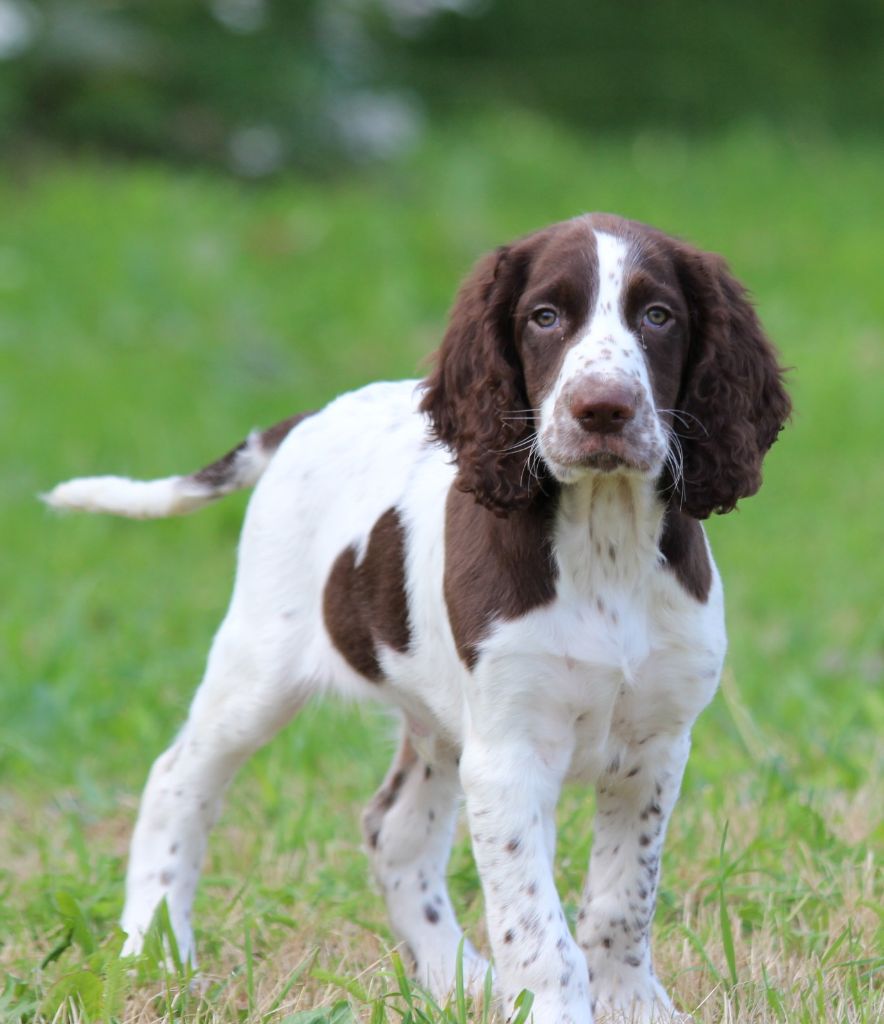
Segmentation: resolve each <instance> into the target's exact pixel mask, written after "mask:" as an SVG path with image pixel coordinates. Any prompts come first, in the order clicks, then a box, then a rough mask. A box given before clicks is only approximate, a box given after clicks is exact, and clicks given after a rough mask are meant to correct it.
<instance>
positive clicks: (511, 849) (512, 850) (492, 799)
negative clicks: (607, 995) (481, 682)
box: [460, 716, 592, 1024]
mask: <svg viewBox="0 0 884 1024" xmlns="http://www.w3.org/2000/svg"><path fill="white" fill-rule="evenodd" d="M475 722H478V723H479V724H478V725H475V724H474V725H473V726H472V727H471V729H470V732H469V736H468V738H467V741H466V743H465V746H464V750H463V755H462V758H461V767H460V772H461V782H462V784H463V788H464V792H465V795H466V806H467V815H468V818H469V825H470V831H471V833H472V840H473V852H474V856H475V860H476V866H477V867H478V870H479V876H480V878H481V881H482V889H483V892H484V895H485V912H486V919H487V925H488V935H489V939H490V941H491V948H492V951H493V953H494V960H495V965H496V974H497V983H498V991H499V994H500V996H501V997H502V999H503V1001H504V1004H505V1012H506V1013H511V1012H512V1007H513V1002H514V1000H515V998H516V997H517V995H518V994H519V992H520V991H521V990H522V989H530V990H531V991H532V992H533V993H534V1013H533V1019H534V1021H535V1024H590V1022H591V1021H592V1014H591V1011H590V1005H589V993H588V982H587V978H588V975H587V967H586V960H585V958H584V956H583V954H582V952H581V951H580V949H579V948H578V946H577V944H576V943H575V942H574V940H573V939H572V937H571V934H570V931H569V929H568V924H567V922H566V920H565V914H564V912H563V910H562V906H561V903H560V901H559V897H558V893H557V892H556V888H555V883H554V880H553V854H554V834H555V833H554V824H553V815H554V812H555V806H556V803H557V801H558V796H559V790H560V787H561V782H562V778H563V776H564V772H565V769H566V767H567V764H566V763H563V759H562V758H561V756H560V755H559V753H553V754H552V756H550V753H548V752H545V751H544V750H543V749H542V748H541V747H539V746H537V745H535V744H534V743H533V742H532V740H531V739H530V738H529V737H528V736H526V735H524V734H523V735H521V736H514V735H513V734H512V733H513V730H511V729H510V728H509V727H507V728H500V724H501V723H493V722H489V721H488V720H487V718H486V719H485V720H484V721H483V720H482V718H481V717H480V718H477V717H476V716H474V723H475Z"/></svg>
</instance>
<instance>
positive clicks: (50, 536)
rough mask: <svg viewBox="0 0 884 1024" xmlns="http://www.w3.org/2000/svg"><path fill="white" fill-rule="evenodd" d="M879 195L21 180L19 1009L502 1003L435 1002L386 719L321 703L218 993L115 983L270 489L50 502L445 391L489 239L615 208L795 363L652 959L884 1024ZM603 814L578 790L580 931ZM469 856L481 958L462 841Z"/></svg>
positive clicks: (479, 173) (776, 1015)
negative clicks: (130, 845) (399, 393)
mask: <svg viewBox="0 0 884 1024" xmlns="http://www.w3.org/2000/svg"><path fill="white" fill-rule="evenodd" d="M882 177H884V148H882V147H881V146H879V145H871V144H870V145H868V146H862V145H860V144H854V145H853V146H852V147H851V148H849V149H839V148H837V147H834V146H830V145H828V144H827V143H826V142H825V141H824V140H815V141H813V142H802V141H800V140H786V139H783V138H779V137H773V136H769V135H765V134H764V133H763V132H757V131H753V130H749V129H747V130H745V131H742V132H740V133H736V134H734V135H732V136H729V137H726V138H723V139H721V140H718V141H714V142H708V143H691V144H688V143H685V142H683V141H680V140H678V139H674V138H668V137H656V136H653V135H648V136H644V137H641V138H639V139H637V140H634V141H633V142H631V143H621V142H605V141H597V142H591V143H590V142H583V141H579V140H576V139H573V138H569V137H567V136H563V135H561V134H559V133H557V132H555V131H553V130H552V129H550V128H548V127H546V126H544V125H541V124H539V123H537V122H535V121H531V120H525V119H520V118H512V119H509V120H503V119H500V120H490V121H484V122H481V123H478V124H474V125H472V126H467V127H462V128H461V129H460V130H459V131H458V132H457V133H454V132H452V133H451V134H448V135H446V134H439V135H436V136H434V137H432V138H430V139H429V140H428V141H427V142H426V143H425V144H424V145H423V147H422V148H421V149H420V151H418V152H417V153H416V154H414V155H413V156H412V157H411V158H409V159H408V160H405V161H403V162H401V163H400V164H397V165H395V166H392V167H386V168H384V169H383V170H380V171H375V172H372V173H369V174H366V175H365V176H363V177H362V178H359V179H353V180H351V179H342V180H339V181H336V182H332V183H328V184H325V185H320V184H317V183H307V182H304V181H300V180H296V179H292V180H286V181H283V182H280V183H278V184H275V185H272V186H269V187H266V188H262V189H260V190H259V189H249V188H245V187H243V186H239V185H236V184H233V183H231V182H229V181H223V180H218V179H215V178H211V177H205V176H200V175H196V174H184V173H180V172H177V173H176V172H173V171H170V170H168V169H165V168H161V167H150V166H140V165H139V166H134V167H122V166H106V165H103V164H101V163H99V162H97V161H92V160H86V159H84V160H83V161H81V162H75V163H71V164H67V165H52V166H44V167H39V168H36V169H34V168H27V167H26V168H18V169H16V170H15V173H14V174H13V175H10V176H8V177H7V180H6V183H5V184H0V224H2V229H0V438H2V441H0V444H2V445H3V453H2V459H0V473H2V488H3V490H2V493H3V498H4V501H3V505H2V508H0V536H2V537H3V539H4V543H3V547H2V551H0V568H2V573H0V575H2V579H3V581H4V584H5V585H4V591H3V593H4V601H3V605H2V608H0V674H2V679H3V686H2V691H0V810H2V814H0V973H5V977H6V980H5V983H4V984H2V986H0V1020H3V1021H7V1020H8V1021H16V1022H17V1021H20V1020H21V1021H35V1022H36V1021H56V1022H58V1024H64V1022H74V1021H78V1022H85V1021H99V1020H101V1021H104V1020H119V1021H125V1022H136V1021H142V1022H148V1021H156V1020H164V1021H165V1020H168V1021H193V1022H210V1021H211V1022H233V1021H236V1022H247V1024H258V1022H261V1024H265V1022H266V1024H270V1022H283V1021H284V1022H286V1024H308V1022H311V1021H312V1022H319V1021H336V1022H338V1024H341V1022H343V1021H351V1020H354V1019H356V1020H360V1021H366V1022H372V1024H374V1022H381V1021H385V1020H390V1021H399V1020H403V1021H429V1022H432V1024H437V1022H441V1021H451V1022H455V1021H463V1020H465V1019H467V1014H468V1013H470V1012H473V1013H474V1016H473V1017H472V1018H470V1019H475V1020H482V1019H484V1017H483V1014H485V1015H486V1016H487V1008H486V1009H485V1010H483V1009H481V1008H478V1007H477V1008H475V1009H474V1011H470V1010H469V1008H468V1007H467V1005H466V1004H465V1003H464V1002H463V1001H461V1000H459V999H457V998H455V999H454V1000H453V1001H452V1004H451V1005H450V1006H449V1007H445V1008H439V1007H434V1006H433V1005H432V1003H431V1001H429V1000H428V998H427V997H426V996H425V995H424V994H422V993H420V992H419V991H418V990H416V989H415V988H414V987H413V986H412V985H411V983H410V982H409V981H408V979H407V976H406V975H405V973H404V971H403V969H402V966H401V961H399V960H398V959H397V956H396V954H395V953H391V949H392V948H393V940H392V937H391V935H390V933H389V931H388V929H387V925H386V923H385V919H384V913H383V909H382V906H381V900H380V898H379V896H377V894H376V893H375V892H374V891H373V890H372V888H371V886H370V885H369V884H368V880H367V869H366V864H365V861H364V859H363V857H362V855H361V853H360V850H359V833H358V816H359V810H360V808H361V806H362V805H363V804H364V803H365V802H366V801H367V799H368V797H369V796H370V794H371V792H372V791H373V789H374V787H375V786H376V784H377V783H378V781H379V780H380V778H381V776H382V775H383V772H384V769H385V766H386V765H385V762H386V761H387V759H388V758H389V756H390V753H391V741H390V737H391V734H392V729H391V726H390V724H389V722H388V721H387V719H386V718H385V717H384V715H383V714H382V713H381V712H379V711H377V710H375V709H372V708H358V709H352V708H350V709H347V708H342V707H339V706H325V707H311V708H310V709H308V710H307V711H306V712H305V713H304V714H302V715H301V716H300V718H299V719H298V721H297V722H296V723H294V724H293V725H292V726H291V727H290V728H289V729H288V730H287V731H286V732H285V733H284V734H283V735H282V736H281V737H280V738H279V739H278V740H277V741H276V742H275V743H274V744H272V745H271V746H270V747H269V748H268V749H266V750H265V751H262V752H261V753H260V754H259V755H258V756H257V757H256V758H255V759H254V760H253V761H252V762H251V763H250V765H249V766H248V767H247V768H246V769H245V770H244V771H243V773H242V775H241V776H240V778H239V779H238V781H237V783H236V785H235V786H234V787H233V789H232V792H231V796H230V800H229V802H228V808H227V811H226V812H225V815H224V817H223V818H222V821H221V823H220V825H219V827H218V829H217V831H216V833H215V835H214V837H213V842H212V845H211V847H210V852H209V856H208V862H207V865H206V871H205V876H204V881H203V884H202V886H201V889H200V893H199V896H198V903H197V917H196V920H197V926H198V932H197V942H198V948H199V951H200V956H201V976H200V980H199V983H198V984H196V983H194V984H190V983H189V980H188V979H187V978H186V977H179V972H177V971H175V970H171V971H168V970H167V969H166V968H165V967H164V964H163V959H162V957H160V956H159V955H158V953H157V950H158V949H159V948H160V947H159V945H155V949H154V953H153V954H148V955H146V956H145V957H144V958H142V959H141V960H140V961H139V962H137V963H134V964H131V963H121V962H120V961H119V960H118V958H117V952H118V949H119V946H120V935H119V933H118V932H117V931H115V921H116V919H117V917H118V914H119V911H120V908H121V901H122V876H123V869H124V858H125V850H126V844H127V839H128V835H129V832H130V829H131V824H132V820H133V816H134V813H135V807H136V800H137V794H138V791H139V788H140V786H141V784H142V782H143V779H144V776H145V774H146V771H147V768H148V767H149V764H150V762H151V761H152V759H153V757H154V756H155V755H156V754H157V753H158V752H159V751H160V750H161V749H162V748H163V746H164V745H165V744H166V743H167V742H168V740H169V739H170V737H171V736H172V734H173V732H174V729H175V728H176V726H177V725H178V724H179V723H180V721H181V720H182V717H183V715H184V712H185V709H186V706H187V703H188V701H189V698H190V696H191V694H192V691H193V688H194V686H195V684H196V681H197V680H198V678H199V675H200V672H201V667H202V661H203V658H204V655H205V651H206V649H207V645H208V641H209V638H210V636H211V633H212V631H213V629H214V627H215V625H216V624H217V622H218V621H219V619H220V616H221V614H222V613H223V610H224V605H225V602H226V599H227V595H228V593H229V585H230V581H231V576H232V570H233V559H234V550H235V545H236V538H237V534H238V530H239V523H240V519H241V515H242V511H243V508H244V502H245V498H244V497H237V498H233V499H230V500H228V501H227V502H225V503H222V504H221V505H219V506H217V507H214V508H211V509H207V510H206V511H204V512H202V513H200V517H199V520H198V521H197V520H193V519H185V520H181V521H170V522H160V523H152V524H145V523H134V524H133V523H128V522H121V521H112V520H104V519H89V518H73V517H72V518H56V517H53V516H50V515H49V514H48V513H46V512H45V511H44V510H42V509H41V507H40V506H39V505H38V504H37V503H36V502H35V500H34V495H35V494H36V493H37V492H39V491H40V490H42V489H45V488H47V487H48V486H50V485H51V484H52V483H54V482H55V481H56V480H58V479H62V478H65V477H67V476H71V475H75V474H78V473H86V472H100V471H116V472H128V473H132V474H135V475H163V474H166V473H169V472H175V471H179V470H187V469H190V468H195V467H197V466H199V465H202V464H203V463H204V462H206V461H207V460H209V459H211V458H213V457H214V456H216V455H218V454H220V453H221V452H222V451H223V450H225V449H226V448H227V447H228V446H229V445H230V444H233V443H235V442H236V441H237V440H239V439H240V437H242V436H243V435H244V433H245V432H246V431H247V430H248V429H249V428H250V427H252V426H254V425H258V424H267V423H270V422H273V421H274V420H276V419H278V418H282V417H283V416H285V415H287V414H288V413H290V412H291V411H294V410H296V409H299V408H313V407H316V405H317V404H319V403H321V402H323V401H324V400H326V399H327V398H329V397H331V396H332V395H334V394H335V393H337V392H339V391H340V390H342V389H344V388H347V387H351V386H356V385H358V384H360V383H363V382H365V381H368V380H371V379H377V378H379V377H399V376H403V375H412V374H414V373H415V372H419V370H420V365H421V361H422V360H423V359H424V357H425V356H426V354H427V353H428V352H430V351H431V350H432V348H433V347H434V345H435V344H436V343H437V342H438V339H439V336H440V331H441V328H442V325H443V323H444V317H445V312H446V309H447V306H448V304H449V302H450V300H451V297H452V294H453V290H454V288H455V286H456V283H457V281H458V279H459V278H460V277H461V276H462V275H463V273H464V272H465V271H466V269H467V267H468V266H469V265H470V263H471V262H472V261H473V260H474V259H475V257H476V256H477V255H478V254H479V253H480V252H481V251H483V250H484V249H486V248H488V247H489V246H492V245H494V244H497V243H498V242H500V241H502V240H505V239H507V238H509V237H511V236H513V235H515V234H518V233H521V232H525V231H528V230H531V229H532V228H534V227H537V226H539V225H541V224H544V223H546V222H549V221H551V220H553V219H556V218H559V217H565V216H570V215H572V214H573V213H575V212H579V211H581V210H584V209H587V208H596V209H611V210H616V211H618V212H621V213H624V214H626V215H629V216H633V217H637V218H639V219H643V220H648V221H651V222H653V223H656V224H657V225H659V226H661V227H663V228H666V229H669V230H672V231H675V232H677V233H680V234H683V235H685V236H687V237H689V238H691V239H692V240H694V241H696V242H697V243H699V244H701V245H703V246H706V247H708V248H711V249H716V250H719V251H722V252H724V253H725V254H726V255H727V256H728V257H729V259H730V261H731V263H732V266H733V267H734V269H735V271H736V272H737V274H738V275H739V276H740V277H741V278H742V279H743V280H744V281H745V282H746V283H747V284H748V285H749V286H750V287H751V289H752V291H753V292H754V294H755V297H756V300H757V302H758V305H759V309H760V312H761V315H762V318H763V320H764V321H765V323H766V325H767V327H768V329H769V331H770V333H771V335H772V336H773V337H774V338H775V339H776V341H777V342H778V344H779V346H780V348H781V350H782V352H783V355H784V358H785V361H786V362H787V363H789V364H791V365H793V366H794V367H795V369H794V371H793V373H792V375H791V381H792V390H793V394H794V397H795V402H796V415H795V419H794V423H793V425H792V426H791V427H790V429H789V431H788V432H787V433H786V434H785V435H784V436H783V438H782V440H781V442H780V444H779V445H778V446H777V447H776V448H775V449H774V451H773V453H772V454H771V456H770V458H769V460H768V462H767V464H766V483H765V486H764V488H763V489H762V491H761V493H760V494H759V495H758V496H757V497H756V498H753V499H752V500H751V501H747V502H745V503H744V504H743V505H742V506H741V510H740V511H739V512H738V513H736V514H734V515H730V516H727V517H724V518H722V519H720V520H717V521H715V522H713V523H711V524H710V532H711V535H712V539H713V542H714V545H715V550H716V555H717V559H718V562H719V566H720V568H721V571H722V574H723V576H724V577H725V581H726V587H727V595H728V601H729V629H730V636H731V651H730V655H729V667H728V670H727V673H726V676H725V680H724V685H723V687H722V691H721V693H720V694H719V696H718V697H717V698H716V700H715V702H714V704H713V705H712V707H711V708H710V709H709V710H708V711H707V712H706V713H705V715H704V716H703V717H702V718H701V719H700V722H699V723H698V726H697V728H696V730H695V744H694V754H693V757H692V760H691V763H690V765H689V769H688V774H687V777H686V780H685V786H684V792H683V798H682V801H681V802H680V804H679V807H678V809H677V811H676V814H675V817H674V820H673V824H672V828H671V832H670V839H669V842H668V844H667V851H666V856H665V861H664V874H663V889H662V893H661V898H660V906H659V909H658V914H657V922H656V928H655V949H656V963H657V969H658V973H659V974H660V975H661V976H662V977H663V978H664V979H665V981H666V983H667V985H668V986H669V987H670V989H671V991H672V992H673V993H674V995H675V998H676V1000H677V1002H678V1003H679V1005H681V1006H682V1007H684V1008H686V1009H690V1010H693V1011H694V1012H695V1016H696V1019H697V1020H698V1021H702V1022H718V1021H726V1022H734V1024H744V1022H750V1021H752V1022H756V1021H757V1022H777V1024H779V1022H789V1024H791V1022H796V1024H797V1022H801V1024H804V1022H817V1021H832V1022H843V1024H854V1022H866V1024H872V1022H874V1021H877V1020H880V1019H882V1017H884V990H882V987H881V979H880V968H881V966H882V961H881V959H880V952H881V949H882V941H881V940H882V931H881V874H880V867H879V866H878V865H877V864H876V856H878V855H880V851H881V839H882V828H881V813H880V809H881V807H882V804H884V801H882V796H884V793H882V787H881V785H880V775H881V767H882V765H881V743H880V736H881V735H882V730H884V700H882V694H881V689H880V682H881V677H882V674H884V613H882V610H881V601H880V595H881V590H882V582H884V581H882V570H881V562H880V551H881V539H882V534H881V508H882V507H884V470H882V463H881V460H880V452H879V449H880V439H881V437H882V436H884V414H882V403H881V398H880V380H881V371H882V363H884V336H882V328H881V324H882V323H884V289H882V288H881V287H880V280H879V278H880V254H881V251H882V249H884V226H882V224H881V222H880V218H876V217H875V215H874V212H873V211H874V203H873V197H874V195H876V194H879V190H880V181H881V179H882ZM342 753H343V756H342ZM342 761H344V762H346V764H345V766H342V765H341V762H342ZM591 814H592V801H591V799H590V798H589V796H588V795H587V794H586V793H584V792H582V791H579V790H576V789H568V790H567V791H566V793H565V795H564V797H563V800H562V804H561V808H560V815H559V818H560V828H561V842H560V851H561V853H560V858H559V865H558V871H559V882H560V889H561V891H562V893H563V895H564V900H565V905H566V909H567V911H568V912H569V913H571V914H574V912H575V900H576V898H577V894H578V893H579V890H580V884H581V875H582V872H583V869H584V867H585V864H586V859H587V855H588V849H589V842H590V835H591ZM451 867H452V883H451V886H452V893H453V896H454V899H455V902H456V904H457V905H458V907H459V908H460V909H461V911H462V918H463V920H464V923H465V925H466V926H467V929H468V931H469V932H470V934H471V936H473V937H475V938H477V939H478V941H479V942H480V943H481V942H482V941H483V938H482V935H483V933H482V907H481V900H480V898H479V894H478V882H477V878H476V873H475V868H474V866H473V863H472V860H471V857H470V853H469V845H468V842H467V841H466V839H465V838H464V837H461V839H459V841H458V843H457V844H456V847H455V850H454V854H453V857H452V865H451ZM159 927H160V931H161V930H162V929H161V923H160V926H159ZM182 973H183V972H182Z"/></svg>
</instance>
